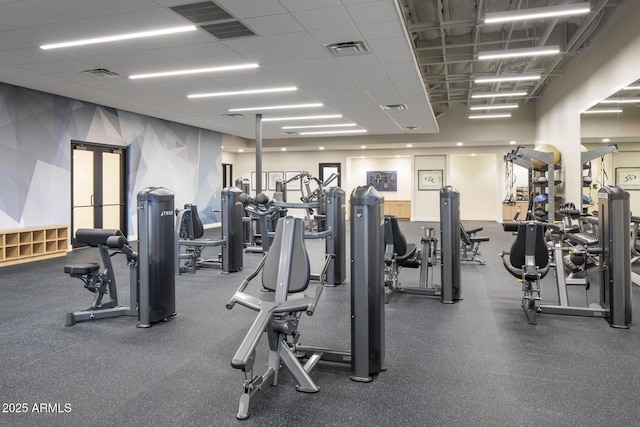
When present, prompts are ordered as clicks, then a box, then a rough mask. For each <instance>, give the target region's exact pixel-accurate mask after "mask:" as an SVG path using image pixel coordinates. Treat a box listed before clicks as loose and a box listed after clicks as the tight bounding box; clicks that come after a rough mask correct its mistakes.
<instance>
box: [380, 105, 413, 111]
mask: <svg viewBox="0 0 640 427" xmlns="http://www.w3.org/2000/svg"><path fill="white" fill-rule="evenodd" d="M380 108H382V109H383V110H406V109H407V106H406V105H405V104H388V105H381V106H380Z"/></svg>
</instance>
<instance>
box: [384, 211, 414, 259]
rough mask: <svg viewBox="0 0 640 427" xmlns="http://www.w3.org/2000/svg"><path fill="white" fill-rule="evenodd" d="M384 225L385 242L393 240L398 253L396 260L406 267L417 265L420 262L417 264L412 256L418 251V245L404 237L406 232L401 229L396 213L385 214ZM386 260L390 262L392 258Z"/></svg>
mask: <svg viewBox="0 0 640 427" xmlns="http://www.w3.org/2000/svg"><path fill="white" fill-rule="evenodd" d="M384 225H385V240H386V242H385V244H388V243H389V240H391V241H392V243H393V251H394V252H395V254H396V262H397V263H398V264H399V265H401V266H404V267H417V266H418V265H419V264H416V262H415V261H413V260H412V257H413V256H414V255H415V253H416V245H414V244H413V243H407V240H406V239H405V238H404V234H402V231H400V226H399V225H398V218H397V217H396V216H394V215H385V216H384ZM386 262H387V263H390V262H391V260H388V261H386Z"/></svg>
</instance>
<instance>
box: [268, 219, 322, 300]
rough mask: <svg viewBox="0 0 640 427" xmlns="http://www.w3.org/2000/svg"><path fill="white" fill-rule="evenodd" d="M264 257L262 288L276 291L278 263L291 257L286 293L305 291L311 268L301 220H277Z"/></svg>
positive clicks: (284, 266)
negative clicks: (273, 235) (271, 239)
mask: <svg viewBox="0 0 640 427" xmlns="http://www.w3.org/2000/svg"><path fill="white" fill-rule="evenodd" d="M291 234H292V236H291ZM290 237H292V240H291V241H285V240H286V239H288V238H290ZM266 257H267V258H266V260H265V264H264V268H263V270H262V286H264V288H265V289H268V290H271V291H275V290H276V288H277V286H278V269H279V268H280V262H281V261H284V259H285V258H286V257H291V263H290V265H291V271H289V273H288V274H289V276H288V277H289V289H288V293H294V292H302V291H304V290H305V289H307V286H308V285H309V278H310V276H311V266H310V264H309V256H308V255H307V248H306V246H305V244H304V225H303V223H302V219H300V218H294V217H291V216H287V217H284V218H280V219H279V220H278V224H277V226H276V232H275V237H274V238H273V243H271V247H270V248H269V252H268V253H267V255H266ZM283 268H286V265H284V264H283Z"/></svg>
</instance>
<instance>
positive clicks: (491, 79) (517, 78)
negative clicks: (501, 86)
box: [473, 74, 540, 83]
mask: <svg viewBox="0 0 640 427" xmlns="http://www.w3.org/2000/svg"><path fill="white" fill-rule="evenodd" d="M527 80H540V74H502V75H499V76H483V77H476V78H475V80H474V81H473V82H474V83H497V82H521V81H527Z"/></svg>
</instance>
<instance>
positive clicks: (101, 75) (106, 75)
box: [82, 68, 120, 80]
mask: <svg viewBox="0 0 640 427" xmlns="http://www.w3.org/2000/svg"><path fill="white" fill-rule="evenodd" d="M82 74H86V75H87V76H91V77H95V78H96V79H100V80H103V79H117V78H118V77H120V74H118V73H114V72H113V71H109V70H107V69H106V68H95V69H93V70H84V71H82Z"/></svg>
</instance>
